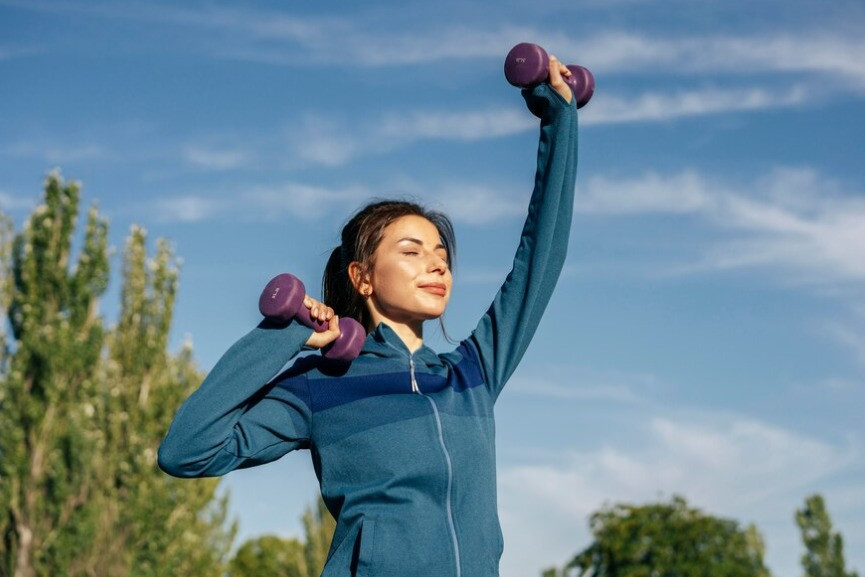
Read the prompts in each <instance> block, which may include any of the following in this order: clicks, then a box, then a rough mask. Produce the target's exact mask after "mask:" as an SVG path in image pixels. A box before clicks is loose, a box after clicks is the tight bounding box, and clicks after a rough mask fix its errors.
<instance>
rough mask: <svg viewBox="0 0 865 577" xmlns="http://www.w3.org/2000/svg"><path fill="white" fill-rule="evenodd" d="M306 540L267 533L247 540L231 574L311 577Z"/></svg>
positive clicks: (231, 566)
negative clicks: (308, 569) (305, 553)
mask: <svg viewBox="0 0 865 577" xmlns="http://www.w3.org/2000/svg"><path fill="white" fill-rule="evenodd" d="M303 548H304V546H303V543H301V542H300V541H298V540H297V539H282V538H280V537H275V536H273V535H265V536H263V537H257V538H255V539H250V540H248V541H246V542H245V543H244V544H243V545H242V546H241V547H240V548H239V549H238V550H237V553H235V555H234V558H233V559H232V560H231V563H230V564H229V571H230V575H231V577H264V576H273V577H307V575H308V573H307V568H306V560H305V559H304V551H303Z"/></svg>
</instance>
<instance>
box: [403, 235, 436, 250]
mask: <svg viewBox="0 0 865 577" xmlns="http://www.w3.org/2000/svg"><path fill="white" fill-rule="evenodd" d="M404 240H407V241H409V242H413V243H415V244H419V245H421V246H423V241H422V240H420V239H417V238H412V237H410V236H407V237H405V238H401V239H399V240H398V241H396V242H397V244H399V243H401V242H402V241H404ZM440 248H443V249H445V250H447V247H445V245H443V244H442V243H439V244H438V245H436V247H435V248H434V249H433V250H438V249H440Z"/></svg>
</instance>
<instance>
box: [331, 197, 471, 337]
mask: <svg viewBox="0 0 865 577" xmlns="http://www.w3.org/2000/svg"><path fill="white" fill-rule="evenodd" d="M404 216H421V217H423V218H425V219H427V220H428V221H430V222H431V223H433V225H435V227H436V229H438V232H439V236H440V237H441V242H442V244H443V245H444V247H445V251H446V252H447V262H448V266H449V267H450V269H451V270H453V268H454V265H455V258H456V239H455V238H454V229H453V224H451V220H450V218H448V217H447V215H445V214H444V213H442V212H438V211H435V210H428V209H426V208H424V207H423V206H421V205H419V204H417V203H415V202H410V201H407V200H379V201H375V202H371V203H369V204H367V205H366V206H364V207H362V208H361V209H360V210H358V211H357V212H356V213H355V214H354V216H352V217H351V218H350V219H349V221H348V222H347V223H346V224H345V226H343V227H342V233H341V235H340V238H341V240H342V243H341V244H340V245H339V246H338V247H336V248H335V249H333V251H332V252H331V253H330V258H328V259H327V265H326V266H325V268H324V275H323V276H322V279H321V293H322V300H323V301H324V303H325V304H326V305H327V306H329V307H331V308H332V309H333V310H334V312H335V313H336V314H337V315H339V316H340V317H352V318H353V319H355V320H357V321H359V322H360V324H361V325H362V326H363V327H364V328H365V329H366V331H367V332H369V331H371V330H372V329H373V328H375V327H373V326H372V318H371V317H370V314H369V310H367V308H366V304H365V303H364V300H363V297H362V296H361V295H360V293H358V292H357V290H355V288H354V285H353V284H352V282H351V278H350V277H349V274H348V266H349V265H350V264H351V263H352V262H354V261H357V262H358V263H360V266H361V269H362V270H363V271H364V272H367V271H370V270H372V268H373V265H374V264H375V260H374V258H375V251H376V249H377V248H378V245H379V243H380V242H381V239H382V236H384V229H385V228H387V226H388V225H389V224H391V223H393V222H394V221H396V220H397V219H399V218H402V217H404ZM439 323H440V324H441V329H442V334H443V335H444V336H445V338H446V339H447V340H450V337H448V335H447V332H446V331H445V327H444V322H443V321H442V320H441V318H439Z"/></svg>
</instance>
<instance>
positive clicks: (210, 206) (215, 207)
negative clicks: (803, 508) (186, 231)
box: [148, 195, 232, 223]
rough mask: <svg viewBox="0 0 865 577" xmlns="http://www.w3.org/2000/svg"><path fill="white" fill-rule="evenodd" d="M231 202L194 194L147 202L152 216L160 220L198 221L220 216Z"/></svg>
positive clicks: (227, 209)
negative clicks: (152, 213)
mask: <svg viewBox="0 0 865 577" xmlns="http://www.w3.org/2000/svg"><path fill="white" fill-rule="evenodd" d="M231 205H232V203H230V202H227V201H224V200H219V199H214V198H207V197H203V196H195V195H183V196H173V197H168V198H159V199H156V200H155V201H153V202H152V203H148V207H152V208H150V210H152V211H153V212H154V217H155V218H156V220H158V221H160V222H186V223H191V222H200V221H206V220H210V219H212V218H214V217H217V216H222V215H225V214H226V213H228V212H229V211H230V210H231Z"/></svg>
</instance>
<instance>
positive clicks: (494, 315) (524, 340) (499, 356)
mask: <svg viewBox="0 0 865 577" xmlns="http://www.w3.org/2000/svg"><path fill="white" fill-rule="evenodd" d="M523 96H524V97H525V99H526V102H527V104H528V106H529V109H530V110H532V112H534V113H535V114H536V115H538V116H540V117H541V134H540V142H539V144H538V166H537V172H536V174H535V186H534V191H533V192H532V197H531V201H530V203H529V209H528V216H527V218H526V222H525V225H524V226H523V231H522V235H521V237H520V243H519V246H518V248H517V252H516V256H515V257H514V263H513V268H512V270H511V272H510V273H509V274H508V276H507V278H506V279H505V281H504V284H502V286H501V288H500V289H499V292H498V294H496V296H495V299H494V300H493V302H492V305H490V308H489V309H488V310H487V312H486V313H485V314H484V316H483V317H482V318H481V320H480V322H479V323H478V325H477V327H476V328H475V330H474V331H473V332H472V334H471V335H470V336H469V338H468V339H467V340H468V341H469V342H470V343H471V344H473V345H474V349H475V351H476V352H477V354H478V357H479V361H480V365H481V368H482V371H483V373H484V380H485V382H486V385H487V387H488V388H489V389H490V392H491V394H492V395H493V398H494V399H496V398H498V395H499V394H500V393H501V390H502V388H503V387H504V385H505V383H506V382H507V380H508V379H509V378H510V376H511V374H513V372H514V370H515V369H516V367H517V364H518V363H519V361H520V359H522V357H523V354H524V353H525V351H526V348H528V345H529V342H530V341H531V339H532V336H533V335H534V333H535V330H536V329H537V327H538V324H539V323H540V320H541V315H542V314H543V312H544V309H545V308H546V306H547V303H548V302H549V300H550V297H551V296H552V293H553V289H554V288H555V286H556V282H557V281H558V278H559V274H560V273H561V270H562V267H563V266H564V262H565V256H566V253H567V248H568V236H569V233H570V228H571V218H572V213H573V204H574V184H575V181H576V171H577V108H576V103H575V100H576V99H575V98H572V99H571V102H570V104H568V103H567V102H566V101H565V99H564V98H562V96H561V95H560V94H559V93H558V92H556V91H555V90H554V89H553V88H552V87H550V86H549V85H547V84H542V85H539V86H536V87H534V88H533V89H531V90H529V89H526V90H524V91H523Z"/></svg>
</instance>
